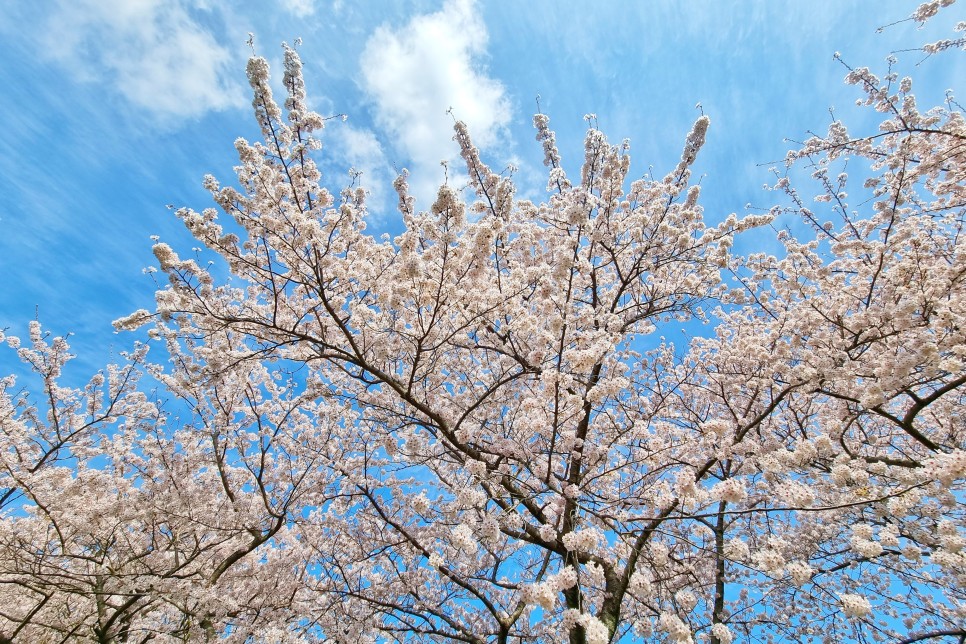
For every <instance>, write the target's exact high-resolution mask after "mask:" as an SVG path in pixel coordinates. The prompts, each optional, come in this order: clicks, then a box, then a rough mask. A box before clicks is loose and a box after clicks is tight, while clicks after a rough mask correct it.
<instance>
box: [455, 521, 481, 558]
mask: <svg viewBox="0 0 966 644" xmlns="http://www.w3.org/2000/svg"><path fill="white" fill-rule="evenodd" d="M450 534H451V535H452V537H453V545H454V546H456V547H457V548H460V549H462V550H464V551H466V552H467V553H469V554H473V553H475V552H476V550H477V547H478V546H477V543H476V540H475V539H474V538H473V530H472V529H471V528H470V527H469V526H468V525H466V524H465V523H461V524H459V525H458V526H456V527H455V528H453V531H452V532H451V533H450Z"/></svg>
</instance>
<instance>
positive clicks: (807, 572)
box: [785, 561, 815, 586]
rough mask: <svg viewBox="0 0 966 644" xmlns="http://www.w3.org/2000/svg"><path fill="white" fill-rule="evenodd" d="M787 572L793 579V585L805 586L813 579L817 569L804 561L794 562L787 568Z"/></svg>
mask: <svg viewBox="0 0 966 644" xmlns="http://www.w3.org/2000/svg"><path fill="white" fill-rule="evenodd" d="M785 572H787V573H788V574H789V576H791V578H792V583H793V584H795V585H796V586H804V585H805V584H807V583H808V582H809V581H811V579H812V575H814V574H815V569H814V568H812V567H811V566H809V565H808V564H807V563H805V562H804V561H792V562H791V563H789V564H788V565H787V566H785Z"/></svg>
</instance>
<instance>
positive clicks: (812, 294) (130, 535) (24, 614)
mask: <svg viewBox="0 0 966 644" xmlns="http://www.w3.org/2000/svg"><path fill="white" fill-rule="evenodd" d="M946 4H948V3H946ZM933 5H935V6H933ZM939 6H940V3H938V2H935V3H927V4H925V5H923V7H920V9H919V10H918V11H917V13H916V14H915V18H916V19H919V20H924V19H926V18H928V17H929V15H931V13H935V11H936V10H938V8H939ZM944 43H945V44H944ZM944 43H937V44H934V45H929V46H927V49H926V51H927V53H930V54H931V53H936V52H939V51H941V50H943V49H955V48H958V47H960V46H961V45H962V41H961V40H959V41H944ZM930 48H931V49H930ZM284 55H285V59H284V60H285V62H284V65H285V72H284V77H283V82H282V84H283V85H284V87H285V91H286V96H285V99H284V101H283V104H282V105H279V104H278V102H277V101H276V100H275V98H274V97H273V95H272V90H271V86H270V84H269V76H268V75H269V69H268V64H267V62H266V61H265V59H263V58H260V57H253V58H252V59H251V60H250V62H249V65H248V77H249V80H250V83H251V87H252V91H253V96H254V100H253V107H254V112H255V117H256V119H257V121H258V124H259V127H260V128H261V138H262V140H261V141H260V142H254V143H252V142H249V141H246V140H244V139H238V140H237V141H236V144H235V146H236V149H237V151H238V155H239V159H240V161H239V165H238V166H237V167H236V172H237V181H233V182H232V183H231V184H225V185H222V184H221V183H219V182H218V181H217V180H216V179H215V178H214V177H207V178H206V179H205V185H206V187H207V188H208V189H209V190H210V192H211V194H212V197H213V199H214V201H215V203H216V205H217V208H208V209H205V210H202V211H200V212H198V211H195V210H192V209H189V208H182V209H179V210H177V216H178V217H179V218H180V219H181V220H182V221H183V222H184V224H185V226H186V227H187V229H188V230H189V231H190V233H191V234H192V235H193V236H194V237H195V238H196V239H197V241H198V243H199V244H200V245H201V246H203V248H204V249H205V250H204V253H206V254H207V255H210V256H212V257H214V258H216V260H217V261H216V262H215V263H214V264H209V265H203V264H202V263H201V262H202V260H201V259H199V258H200V257H206V256H207V255H199V256H198V257H196V258H188V259H186V258H183V257H182V256H181V255H179V254H178V252H177V251H176V250H175V249H173V248H172V247H171V246H169V245H168V244H165V243H163V242H159V243H157V244H156V245H155V246H154V255H155V257H156V259H157V263H158V267H159V270H160V272H161V274H162V275H163V276H164V277H165V278H166V280H167V283H166V284H165V285H164V286H163V287H162V288H160V290H159V291H158V292H157V297H156V303H155V306H154V307H153V309H152V310H148V309H142V310H139V311H137V312H135V313H133V314H131V315H130V316H128V317H126V318H123V319H121V320H118V321H116V322H115V326H116V327H117V328H118V329H136V328H139V327H148V328H149V329H150V330H149V335H150V340H149V341H147V342H146V343H144V344H137V345H136V346H135V348H134V349H132V350H131V351H130V352H129V353H128V354H126V355H125V356H124V357H125V360H126V361H125V362H124V363H123V364H121V365H117V366H110V367H107V368H106V369H105V370H104V371H103V372H101V373H97V374H95V375H93V376H92V377H91V378H90V381H89V383H88V384H87V385H86V386H84V387H81V388H69V387H64V386H61V385H60V384H59V379H60V378H61V372H62V370H63V368H64V366H65V365H66V364H67V363H68V361H69V360H70V358H71V355H70V353H69V347H68V346H67V342H66V341H65V340H64V339H63V338H60V337H56V338H51V337H50V336H49V335H48V334H46V333H44V331H43V330H42V329H41V327H40V324H39V323H36V322H34V323H32V325H31V328H30V337H29V339H27V340H25V341H24V342H22V343H21V341H20V339H18V338H16V337H12V336H11V337H7V338H6V342H7V344H8V345H10V347H12V348H13V349H15V350H16V351H17V352H18V354H19V356H20V359H21V360H22V361H23V362H24V363H25V364H26V365H27V366H28V367H29V368H30V369H32V370H33V371H34V372H35V373H36V374H38V375H39V376H40V377H41V382H42V383H43V385H42V391H37V392H36V393H35V394H30V393H28V392H26V391H24V390H22V389H19V388H18V385H17V384H16V382H15V380H14V379H13V377H8V378H5V379H3V380H0V430H2V431H0V441H2V450H0V508H2V510H3V513H2V515H0V634H2V636H3V637H4V638H7V639H11V640H22V641H36V642H56V641H70V640H91V641H97V642H147V641H188V640H190V641H227V642H255V641H257V642H314V641H330V642H349V641H351V642H377V641H398V642H402V641H436V640H439V641H463V642H474V643H477V642H478V643H483V642H511V641H513V642H516V641H528V642H535V641H541V642H542V641H570V642H573V643H575V644H576V643H584V642H586V643H589V644H606V643H608V642H616V641H631V640H635V641H636V640H642V641H654V642H663V641H667V642H692V641H710V642H714V643H715V644H728V643H730V642H732V641H827V642H838V641H857V642H865V641H895V640H905V641H909V642H912V641H925V640H929V639H939V638H942V637H943V636H947V635H958V636H966V621H964V620H966V614H964V606H966V595H964V590H963V589H964V588H966V551H964V549H963V548H964V546H966V532H964V529H966V525H964V520H966V517H964V513H966V510H964V508H966V504H964V503H963V501H964V484H966V425H964V402H966V400H964V397H966V365H964V360H966V240H964V232H966V231H964V224H966V121H964V116H963V110H962V109H961V108H960V106H959V105H958V104H957V103H955V101H954V100H953V99H952V97H950V98H949V100H948V102H947V103H946V104H945V105H940V106H938V107H934V108H932V109H930V110H928V111H921V110H920V109H919V108H918V106H917V104H916V101H915V98H914V96H913V93H912V81H911V80H910V79H908V78H901V79H900V78H898V77H896V76H895V75H894V74H891V73H890V74H888V75H886V76H885V77H883V78H880V77H877V76H876V75H874V74H873V73H872V72H871V71H869V70H868V69H865V68H858V69H850V70H849V73H848V76H847V78H846V81H847V82H848V83H850V84H853V85H855V86H856V87H857V88H858V90H859V91H860V92H861V96H862V99H863V101H864V103H865V104H866V105H867V106H868V107H869V108H871V109H873V110H875V111H877V112H879V113H881V115H882V120H881V124H880V125H879V128H878V130H876V131H874V132H872V133H869V134H855V133H852V132H851V131H850V130H849V129H847V127H846V125H845V124H844V123H842V122H840V121H838V120H834V121H833V122H832V123H831V125H830V126H829V129H828V132H827V133H826V134H825V135H823V136H814V137H812V138H809V139H808V140H806V141H805V142H804V143H803V144H802V145H801V146H800V147H799V148H797V149H795V150H793V151H792V152H790V153H789V155H788V157H787V159H786V161H787V164H786V167H785V168H782V169H779V170H776V176H775V179H774V185H773V188H774V190H775V194H776V195H779V196H781V195H783V196H784V197H785V198H784V199H776V201H778V202H779V203H776V205H775V207H774V208H772V209H771V210H770V211H768V212H764V213H762V214H755V215H749V216H745V217H743V218H739V217H736V216H734V215H732V216H729V217H726V218H724V219H723V220H721V221H718V222H714V223H708V222H706V221H705V217H704V212H703V209H702V206H701V189H700V185H698V184H697V183H696V182H694V181H693V180H692V176H691V174H692V167H693V164H694V162H695V160H696V158H697V155H698V154H699V152H700V150H701V148H702V146H703V145H704V143H705V135H706V132H707V131H708V128H709V126H710V119H709V118H708V117H707V116H703V115H702V116H701V117H700V118H698V119H697V121H696V122H695V123H694V126H693V128H692V130H691V131H690V133H688V134H687V136H686V137H685V141H684V147H683V151H682V154H681V159H680V162H679V163H678V164H677V166H676V167H674V168H671V169H670V170H669V171H668V172H667V173H666V174H665V175H664V176H652V175H650V174H649V175H646V176H644V177H642V178H638V179H633V180H632V179H631V178H630V170H629V169H630V153H629V145H628V144H627V143H623V144H620V145H612V144H610V143H609V142H608V140H607V138H606V137H605V135H604V134H603V133H602V132H601V131H600V130H598V129H597V128H596V127H594V126H593V124H591V127H589V128H588V130H587V133H586V138H585V140H584V148H583V163H582V165H581V166H580V173H579V176H577V175H575V174H574V175H571V174H568V172H566V171H565V170H564V166H563V163H562V155H561V153H560V152H559V151H558V148H557V144H556V138H555V135H554V132H553V130H551V129H550V125H549V118H548V117H547V116H546V115H544V114H537V115H536V116H535V117H534V121H533V122H534V127H535V129H536V133H537V134H536V138H537V140H538V142H539V143H540V145H542V147H543V152H544V163H545V165H546V167H547V169H548V172H547V184H546V198H545V199H544V200H543V201H542V202H540V203H536V202H533V201H531V200H527V199H522V198H518V197H517V195H516V192H517V190H516V187H515V184H514V178H513V176H512V175H511V174H509V173H507V172H503V173H498V172H495V171H493V170H492V169H491V168H489V167H488V166H487V165H486V164H485V162H484V160H483V159H482V158H481V155H480V153H479V151H478V149H477V148H476V147H475V146H474V144H473V142H472V140H471V137H470V132H468V130H467V128H466V127H465V125H463V124H462V123H460V122H457V123H456V124H455V140H456V141H457V143H458V144H459V146H460V150H461V151H462V158H463V160H464V161H465V165H466V172H467V174H468V176H469V180H470V184H469V186H468V187H467V188H463V187H462V186H454V185H448V184H447V185H443V186H441V187H440V189H439V192H438V195H437V197H436V200H435V202H434V203H433V204H432V207H431V208H430V209H429V210H428V211H417V209H416V208H415V201H414V199H413V197H412V196H411V195H410V192H409V188H408V185H407V173H406V172H405V171H403V172H402V173H401V174H400V175H399V177H398V178H397V180H396V182H395V184H394V187H395V190H396V193H397V194H398V210H399V213H400V216H401V217H402V220H403V222H404V224H405V229H404V231H403V232H402V233H401V234H399V235H398V236H397V237H395V238H394V239H388V238H383V239H379V238H376V237H374V236H373V235H371V234H369V233H367V232H366V214H367V210H366V200H365V197H366V195H365V191H364V190H363V189H362V188H359V187H355V186H352V187H350V188H347V189H345V190H343V191H341V192H340V193H339V194H333V193H332V192H330V191H329V190H327V189H326V188H325V187H324V186H323V185H322V183H321V181H322V179H321V176H320V172H319V170H318V168H317V166H316V164H315V161H314V156H315V155H317V154H319V152H318V151H319V149H320V148H321V144H320V142H319V138H317V137H318V133H319V132H320V131H321V130H322V129H323V126H324V122H325V119H323V118H322V117H321V116H319V115H318V114H316V113H314V112H312V111H311V110H310V109H309V108H308V106H307V102H306V94H305V85H304V81H303V77H302V67H301V62H300V60H299V57H298V55H297V53H296V52H295V50H293V49H291V48H289V47H287V46H286V47H285V50H284ZM796 168H801V169H804V170H807V171H808V172H810V173H811V174H812V176H813V177H814V179H815V180H817V182H818V184H817V185H818V186H819V195H818V197H817V199H815V202H816V203H810V202H809V201H807V200H806V199H805V197H803V196H801V194H800V192H799V188H797V187H796V186H795V182H794V181H793V180H792V178H793V177H794V170H795V169H796ZM853 168H858V169H859V170H858V171H857V172H856V171H855V170H853ZM849 172H852V173H853V174H858V175H859V176H858V177H857V178H856V177H854V176H850V175H849ZM783 204H784V205H783ZM790 219H795V221H797V222H804V223H805V224H807V227H804V228H803V227H801V226H797V227H796V228H795V230H797V231H799V232H798V233H796V234H792V233H791V232H790V231H791V230H792V227H791V226H789V225H788V224H786V223H785V222H786V221H788V220H790ZM752 229H756V230H757V232H754V233H749V232H748V231H751V230H752ZM772 231H774V233H773V232H772ZM742 233H747V234H758V235H769V234H777V240H778V243H779V244H780V247H781V252H779V253H776V254H768V253H754V254H750V255H741V254H738V253H734V252H733V251H732V247H733V244H734V239H735V236H736V235H739V234H742ZM687 321H696V322H700V323H703V324H705V325H706V327H705V328H706V329H707V330H708V332H707V333H705V334H701V335H695V337H692V338H690V339H689V338H684V337H680V336H679V335H675V332H674V330H675V329H679V328H680V326H681V323H682V322H687ZM149 347H151V351H152V352H158V351H160V352H162V353H163V354H164V355H165V356H166V361H164V362H159V363H152V362H150V361H149V359H148V354H149ZM152 383H157V385H158V387H156V388H155V387H154V385H153V384H152Z"/></svg>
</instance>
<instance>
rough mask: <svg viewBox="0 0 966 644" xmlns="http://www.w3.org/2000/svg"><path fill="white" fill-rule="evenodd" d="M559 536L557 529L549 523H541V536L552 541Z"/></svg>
mask: <svg viewBox="0 0 966 644" xmlns="http://www.w3.org/2000/svg"><path fill="white" fill-rule="evenodd" d="M556 537H557V529H556V528H555V527H553V526H552V525H551V524H549V523H541V524H540V538H541V539H543V540H544V541H550V542H552V541H553V540H554V539H555V538H556Z"/></svg>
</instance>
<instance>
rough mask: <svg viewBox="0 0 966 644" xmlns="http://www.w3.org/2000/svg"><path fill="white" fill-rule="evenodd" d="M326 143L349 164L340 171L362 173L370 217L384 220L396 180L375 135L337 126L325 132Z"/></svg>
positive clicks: (368, 130) (357, 129)
mask: <svg viewBox="0 0 966 644" xmlns="http://www.w3.org/2000/svg"><path fill="white" fill-rule="evenodd" d="M326 139H327V140H328V141H329V145H331V146H332V147H333V148H334V149H336V150H338V154H339V157H340V159H341V160H343V161H344V162H345V163H347V164H348V165H347V166H346V167H344V168H339V170H340V171H344V172H348V171H349V170H350V169H351V170H355V171H357V172H361V173H362V174H361V176H360V177H359V179H358V181H357V183H358V184H359V185H361V186H362V187H364V188H365V189H366V190H367V191H368V192H369V196H368V204H369V212H370V217H372V218H373V219H375V220H377V221H382V220H384V219H385V216H386V213H388V212H389V211H390V209H391V208H392V202H391V201H390V198H389V192H390V189H389V186H390V185H391V184H392V180H393V179H394V178H395V177H394V175H393V170H392V168H391V166H390V165H389V162H388V161H387V159H386V154H385V152H384V151H383V149H382V145H381V144H380V143H379V139H377V138H376V134H375V133H374V132H373V131H372V130H370V129H367V128H360V127H353V126H352V125H349V124H348V123H337V124H335V125H333V126H331V127H330V128H326Z"/></svg>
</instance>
